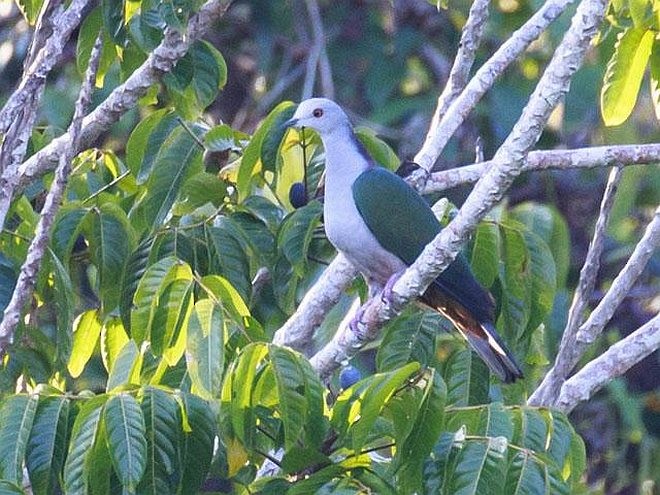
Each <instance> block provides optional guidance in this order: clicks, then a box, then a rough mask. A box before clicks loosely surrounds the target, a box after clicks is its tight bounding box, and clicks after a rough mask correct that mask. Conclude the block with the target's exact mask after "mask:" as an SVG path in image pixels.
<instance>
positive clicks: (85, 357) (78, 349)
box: [67, 309, 101, 378]
mask: <svg viewBox="0 0 660 495" xmlns="http://www.w3.org/2000/svg"><path fill="white" fill-rule="evenodd" d="M99 335H101V320H100V317H99V314H98V310H96V309H90V310H88V311H85V312H84V313H82V314H81V315H79V316H78V317H77V318H76V319H75V321H74V322H73V348H72V349H71V357H70V358H69V363H68V365H67V369H68V370H69V374H70V375H71V376H72V377H73V378H77V377H79V376H80V374H81V373H82V372H83V370H84V369H85V365H86V364H87V361H89V359H90V358H91V357H92V354H93V353H94V349H95V348H96V343H97V342H98V340H99Z"/></svg>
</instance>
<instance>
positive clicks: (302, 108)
mask: <svg viewBox="0 0 660 495" xmlns="http://www.w3.org/2000/svg"><path fill="white" fill-rule="evenodd" d="M287 125H288V126H292V127H309V128H310V129H314V130H315V131H316V132H318V133H319V134H320V135H321V137H323V136H327V135H329V134H331V133H332V132H335V131H337V130H344V129H350V128H351V123H350V121H349V119H348V117H347V116H346V114H345V113H344V111H343V110H342V109H341V107H340V106H339V105H337V104H336V103H335V102H334V101H332V100H328V99H327V98H310V99H309V100H305V101H302V102H301V103H300V105H298V108H297V109H296V112H295V113H294V114H293V117H292V118H291V119H290V120H289V121H288V122H287Z"/></svg>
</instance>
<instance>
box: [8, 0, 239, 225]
mask: <svg viewBox="0 0 660 495" xmlns="http://www.w3.org/2000/svg"><path fill="white" fill-rule="evenodd" d="M230 3H231V1H230V0H208V1H207V2H206V3H205V4H204V5H203V6H202V7H201V9H200V10H199V12H198V13H197V14H195V15H194V16H192V17H191V18H190V21H189V22H188V28H187V30H186V32H185V33H179V32H177V31H175V30H173V29H169V28H168V29H166V30H165V36H164V38H163V41H162V42H161V43H160V45H158V46H157V47H156V48H155V49H154V51H153V52H151V54H149V57H147V60H146V61H145V62H144V63H143V64H142V65H141V66H140V67H139V68H138V69H136V70H135V72H133V74H131V76H130V77H129V78H128V79H127V80H126V82H124V83H123V84H121V85H120V86H118V87H117V88H115V89H114V90H113V91H112V93H110V95H109V96H108V97H107V98H106V99H105V100H104V101H103V102H102V103H101V104H100V105H99V106H98V107H96V108H95V109H94V111H93V112H91V113H90V114H89V115H88V116H87V117H85V119H84V120H83V123H82V129H81V134H80V140H79V147H80V148H84V147H86V146H89V145H90V144H91V143H92V142H93V141H94V140H95V139H97V138H98V137H99V136H100V135H101V134H102V133H103V132H105V131H106V130H107V129H109V128H110V126H111V125H112V124H114V123H115V122H116V121H117V120H118V119H119V118H120V117H121V116H122V115H123V114H124V113H125V112H126V111H128V110H130V109H131V108H133V107H134V106H135V104H136V103H137V101H138V99H139V98H141V97H142V96H143V95H144V94H145V93H146V91H147V90H148V89H149V87H150V86H151V85H152V84H154V83H156V82H158V81H159V80H160V78H161V77H162V76H163V74H165V73H167V72H169V71H171V70H172V68H173V67H174V66H175V65H176V63H177V62H178V61H179V60H180V59H181V58H182V57H183V56H184V55H185V54H186V53H187V51H188V49H189V48H190V46H191V45H192V44H193V43H194V42H195V41H197V40H198V39H200V38H201V37H202V36H203V35H204V34H205V33H206V32H207V31H208V30H209V29H210V27H211V26H212V25H213V23H214V22H216V21H217V20H218V19H219V18H220V17H221V16H222V15H223V14H224V13H225V11H226V10H227V8H228V7H229V5H230ZM70 145H71V136H70V134H69V133H66V134H64V135H62V136H60V137H58V138H57V139H54V140H53V141H52V142H51V143H50V144H49V145H48V146H46V147H44V148H43V149H42V150H40V151H39V152H38V153H35V154H34V155H33V156H31V157H30V158H29V159H28V160H26V161H25V162H24V163H23V164H22V165H21V166H20V167H19V168H18V171H17V174H16V176H14V177H13V181H12V185H13V187H10V188H3V189H2V190H0V220H3V221H4V218H5V216H6V214H7V208H5V207H4V205H3V202H2V200H3V198H6V197H9V198H10V199H11V197H12V196H13V194H15V193H16V192H18V191H20V190H21V189H22V188H24V187H26V186H27V185H28V184H30V183H31V182H32V181H33V180H35V179H36V178H38V177H40V176H42V175H43V174H45V173H46V172H48V171H50V170H52V169H53V168H54V167H55V164H56V163H57V162H58V160H59V157H60V155H61V154H62V153H63V152H64V150H65V149H67V148H69V147H70ZM74 151H76V152H77V151H78V150H74ZM7 207H8V205H7ZM0 225H2V223H0Z"/></svg>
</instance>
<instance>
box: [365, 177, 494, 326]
mask: <svg viewBox="0 0 660 495" xmlns="http://www.w3.org/2000/svg"><path fill="white" fill-rule="evenodd" d="M353 199H354V200H355V204H356V206H357V209H358V211H359V212H360V214H361V215H362V218H363V220H364V222H365V223H366V225H367V227H368V228H369V230H370V231H371V233H372V234H373V235H374V237H375V238H376V240H377V241H378V242H379V243H380V245H381V246H382V247H383V248H384V249H385V250H387V251H389V252H390V253H392V254H394V255H396V256H397V257H399V258H400V259H401V260H402V261H403V262H404V263H406V264H407V265H411V264H412V263H413V262H414V261H415V260H416V259H417V257H418V256H419V255H420V253H421V252H422V251H423V250H424V247H426V245H427V244H428V243H429V242H431V241H432V240H433V238H434V237H435V236H436V235H437V234H438V233H439V232H440V230H441V228H442V227H441V225H440V222H438V220H437V219H436V218H435V215H434V214H433V211H432V210H431V208H430V207H429V205H428V204H427V203H426V201H424V199H423V198H422V197H421V196H420V195H419V194H417V192H416V191H415V190H414V189H413V188H412V187H410V186H409V185H408V184H407V183H406V182H405V181H404V180H403V179H401V178H400V177H399V176H398V175H395V174H393V173H392V172H390V171H389V170H386V169H384V168H381V167H374V168H371V169H369V170H367V171H365V172H364V173H362V174H361V175H360V176H359V177H358V178H357V179H356V180H355V182H354V183H353ZM435 283H436V284H437V285H438V286H439V288H440V289H441V290H442V291H443V292H445V293H446V294H447V295H449V296H450V297H451V298H452V299H454V300H456V301H457V302H459V303H460V304H461V305H463V306H464V307H465V308H466V309H468V310H469V311H470V312H471V313H472V314H473V315H474V317H475V318H477V319H479V320H480V321H492V319H493V312H494V305H493V302H492V297H491V295H490V294H489V293H488V291H486V290H485V289H484V288H483V287H482V286H481V285H480V284H479V282H477V280H476V279H475V278H474V275H473V274H472V271H471V270H470V266H469V264H468V262H467V260H466V259H465V257H464V256H463V255H462V254H459V255H458V256H457V257H456V260H455V261H454V262H453V263H452V264H451V265H450V266H449V267H448V268H447V269H446V270H445V271H444V272H443V273H442V274H440V276H439V277H438V279H437V280H436V282H435Z"/></svg>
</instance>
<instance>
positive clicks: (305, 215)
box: [277, 201, 323, 276]
mask: <svg viewBox="0 0 660 495" xmlns="http://www.w3.org/2000/svg"><path fill="white" fill-rule="evenodd" d="M322 213H323V207H322V205H321V203H319V202H318V201H312V202H311V203H309V204H307V205H305V206H303V207H302V208H299V209H297V210H295V211H294V212H292V213H290V214H289V215H287V216H286V217H285V218H284V220H283V221H282V224H281V226H280V230H279V231H278V233H277V245H278V248H279V250H280V251H281V253H282V254H283V255H284V256H285V257H286V259H287V260H288V261H289V263H291V266H292V267H293V269H294V271H295V272H296V274H298V275H299V276H302V275H303V272H304V269H305V266H306V265H307V251H308V250H309V244H310V242H311V241H312V235H313V233H314V229H315V228H316V226H317V225H318V223H319V219H320V218H321V214H322Z"/></svg>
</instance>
